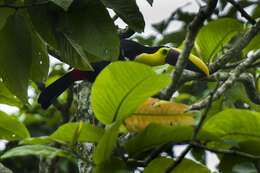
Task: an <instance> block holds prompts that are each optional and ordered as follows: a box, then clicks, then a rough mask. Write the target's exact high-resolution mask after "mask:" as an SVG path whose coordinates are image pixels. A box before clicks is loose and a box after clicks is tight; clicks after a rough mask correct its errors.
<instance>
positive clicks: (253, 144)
mask: <svg viewBox="0 0 260 173" xmlns="http://www.w3.org/2000/svg"><path fill="white" fill-rule="evenodd" d="M259 144H260V140H247V141H243V142H240V143H239V144H238V145H239V146H238V147H236V148H235V147H233V148H232V150H238V151H241V152H245V153H249V154H251V155H255V156H259V154H260V149H259ZM219 169H220V170H221V172H223V173H229V172H234V173H242V172H243V173H247V172H248V173H249V172H250V173H256V172H257V171H256V169H255V166H254V165H253V164H251V163H249V160H248V159H247V158H245V157H239V156H237V155H228V154H225V155H223V157H222V158H221V160H220V164H219Z"/></svg>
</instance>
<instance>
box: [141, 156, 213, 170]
mask: <svg viewBox="0 0 260 173" xmlns="http://www.w3.org/2000/svg"><path fill="white" fill-rule="evenodd" d="M173 162H174V160H173V159H170V158H165V157H160V158H157V159H154V160H153V161H152V162H151V163H149V165H148V166H147V167H146V168H145V169H144V173H163V172H164V171H165V170H166V169H167V168H168V167H169V166H171V165H172V164H173ZM171 172H172V173H184V172H192V173H210V170H209V169H208V168H206V167H205V166H203V165H201V164H198V163H196V162H194V161H192V160H189V159H183V160H182V162H181V163H180V164H179V165H178V166H177V167H176V168H175V169H174V170H173V171H171Z"/></svg>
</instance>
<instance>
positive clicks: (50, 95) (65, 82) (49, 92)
mask: <svg viewBox="0 0 260 173" xmlns="http://www.w3.org/2000/svg"><path fill="white" fill-rule="evenodd" d="M70 75H71V73H67V74H65V75H64V76H62V77H61V78H59V79H58V80H56V81H55V82H54V83H52V84H51V85H49V86H48V87H47V88H45V90H43V91H42V93H41V94H40V96H39V99H38V102H39V103H40V104H41V107H42V108H43V109H47V108H48V107H49V106H50V105H51V104H52V102H53V100H54V99H55V98H57V97H58V96H59V95H60V94H61V93H63V92H64V91H65V90H66V89H67V88H68V87H69V86H70V85H72V83H73V81H72V80H71V79H70Z"/></svg>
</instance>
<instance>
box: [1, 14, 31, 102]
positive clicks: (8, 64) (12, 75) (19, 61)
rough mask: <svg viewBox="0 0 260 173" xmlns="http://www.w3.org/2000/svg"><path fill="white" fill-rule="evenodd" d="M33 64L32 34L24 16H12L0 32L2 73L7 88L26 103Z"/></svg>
mask: <svg viewBox="0 0 260 173" xmlns="http://www.w3.org/2000/svg"><path fill="white" fill-rule="evenodd" d="M31 63H32V47H31V36H30V32H29V31H28V28H27V26H26V24H25V21H24V18H23V17H22V16H20V15H19V14H15V15H11V16H9V17H8V19H7V21H6V24H5V26H4V27H3V29H2V30H1V31H0V72H1V76H2V78H3V82H4V84H5V86H6V87H7V88H8V89H9V90H10V91H11V92H12V93H14V94H15V95H16V96H18V97H19V98H20V99H21V100H23V101H24V102H27V88H28V80H29V73H30V67H31Z"/></svg>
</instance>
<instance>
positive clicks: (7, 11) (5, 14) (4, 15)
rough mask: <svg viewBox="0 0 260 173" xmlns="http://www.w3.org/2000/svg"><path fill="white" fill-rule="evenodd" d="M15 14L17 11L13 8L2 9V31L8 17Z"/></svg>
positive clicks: (0, 14)
mask: <svg viewBox="0 0 260 173" xmlns="http://www.w3.org/2000/svg"><path fill="white" fill-rule="evenodd" d="M14 12H15V10H14V9H11V8H1V10H0V30H1V29H2V28H3V26H4V25H5V22H6V19H7V18H8V16H10V15H11V14H13V13H14Z"/></svg>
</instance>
